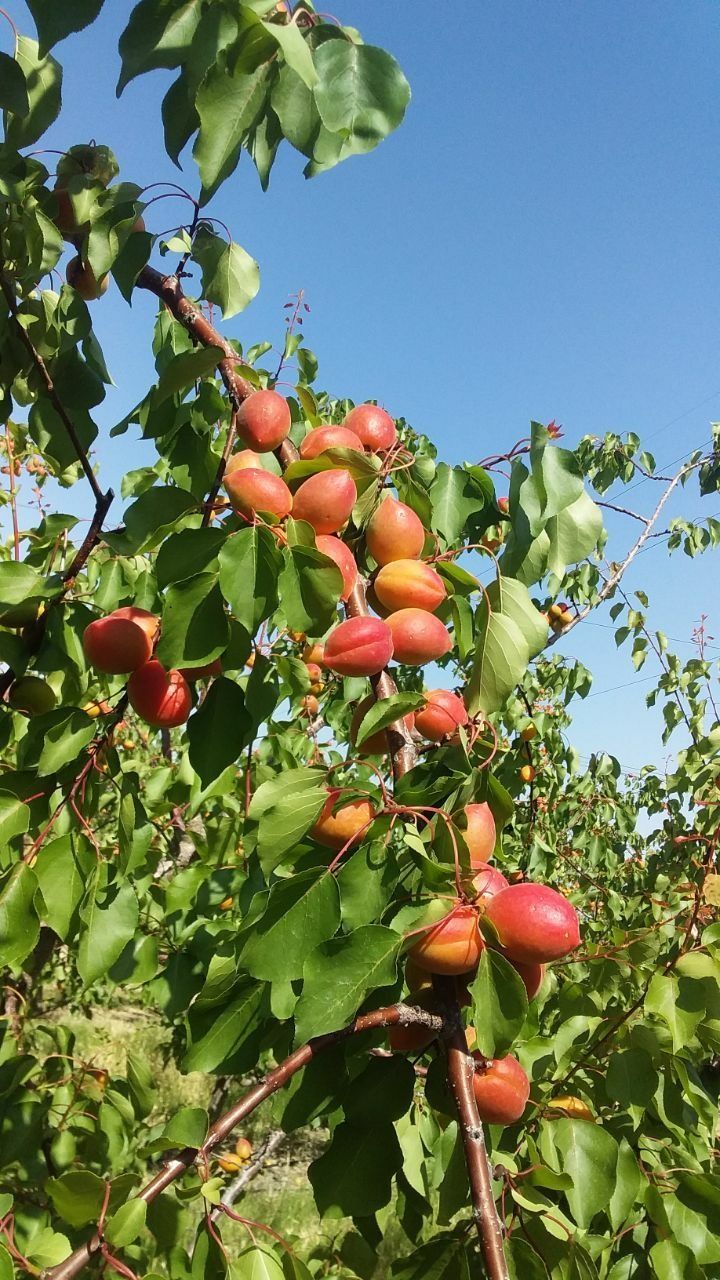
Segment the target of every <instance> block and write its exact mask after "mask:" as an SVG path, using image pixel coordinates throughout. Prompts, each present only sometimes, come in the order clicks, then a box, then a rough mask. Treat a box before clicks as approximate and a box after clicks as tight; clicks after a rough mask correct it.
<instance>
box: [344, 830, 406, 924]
mask: <svg viewBox="0 0 720 1280" xmlns="http://www.w3.org/2000/svg"><path fill="white" fill-rule="evenodd" d="M337 874H338V880H339V883H340V903H341V909H342V918H343V923H344V924H345V925H346V927H347V928H348V929H358V928H359V927H360V925H363V924H372V922H373V921H374V920H379V919H380V917H381V916H382V913H383V911H384V909H385V907H386V906H387V904H388V902H389V901H390V898H391V897H392V894H393V891H394V889H395V886H396V883H397V866H396V863H395V860H394V858H393V856H392V854H391V852H390V850H389V849H388V848H387V846H386V844H385V842H384V841H383V840H373V841H371V843H369V844H365V843H363V844H361V845H360V848H359V849H356V850H355V852H354V853H353V854H352V856H351V857H350V858H348V859H347V861H346V862H343V864H342V866H341V867H340V868H339V869H338V873H337Z"/></svg>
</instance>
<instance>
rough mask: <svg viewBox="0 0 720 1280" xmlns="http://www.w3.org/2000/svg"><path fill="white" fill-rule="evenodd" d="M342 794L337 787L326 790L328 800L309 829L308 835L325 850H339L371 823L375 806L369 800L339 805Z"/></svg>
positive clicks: (352, 801) (350, 801)
mask: <svg viewBox="0 0 720 1280" xmlns="http://www.w3.org/2000/svg"><path fill="white" fill-rule="evenodd" d="M341 795H342V792H341V791H340V790H339V788H337V787H333V788H329V789H328V798H327V800H326V801H325V804H324V805H323V808H322V810H321V812H320V816H319V817H318V818H316V820H315V822H314V823H313V825H312V827H311V828H310V835H311V836H312V837H313V839H314V840H317V842H318V844H322V845H324V846H325V847H326V848H327V849H335V850H340V849H342V848H343V847H344V846H345V845H346V844H349V843H351V842H353V843H354V841H355V839H357V837H358V836H359V835H360V834H361V833H362V832H363V830H364V829H366V828H367V827H368V825H369V824H370V823H371V822H372V820H373V818H374V817H375V815H376V811H375V806H374V805H373V804H371V802H370V801H369V800H349V801H348V802H347V804H339V805H338V800H339V798H340V796H341Z"/></svg>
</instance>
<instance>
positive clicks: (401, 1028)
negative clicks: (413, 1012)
mask: <svg viewBox="0 0 720 1280" xmlns="http://www.w3.org/2000/svg"><path fill="white" fill-rule="evenodd" d="M408 1003H409V1004H411V1005H414V1006H415V1007H416V1008H418V1009H423V1010H424V1011H425V1012H426V1013H435V1012H436V1011H437V998H436V996H435V993H434V991H433V990H432V987H423V988H422V990H421V991H419V992H418V994H417V996H413V998H412V1000H410V1001H408ZM438 1034H439V1033H438V1032H437V1031H433V1029H432V1027H424V1026H423V1025H422V1023H418V1022H415V1023H407V1024H405V1025H404V1024H403V1023H401V1022H400V1023H397V1024H396V1025H395V1026H394V1027H390V1030H389V1032H388V1040H389V1042H390V1048H391V1049H394V1050H395V1052H396V1053H420V1052H421V1051H422V1050H423V1049H427V1047H428V1045H430V1044H432V1042H433V1040H437V1037H438Z"/></svg>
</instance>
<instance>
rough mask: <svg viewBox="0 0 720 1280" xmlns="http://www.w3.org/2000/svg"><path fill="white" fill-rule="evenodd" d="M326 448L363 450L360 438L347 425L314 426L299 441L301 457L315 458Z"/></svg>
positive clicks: (357, 451)
mask: <svg viewBox="0 0 720 1280" xmlns="http://www.w3.org/2000/svg"><path fill="white" fill-rule="evenodd" d="M326 449H354V450H355V451H356V453H362V452H363V445H362V440H361V439H360V437H359V436H356V435H355V432H354V431H349V430H348V428H347V427H315V428H314V430H313V431H308V433H307V435H306V436H305V439H304V440H302V441H301V442H300V457H301V458H317V457H318V456H319V455H320V454H321V453H324V452H325V450H326Z"/></svg>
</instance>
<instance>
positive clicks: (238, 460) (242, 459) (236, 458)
mask: <svg viewBox="0 0 720 1280" xmlns="http://www.w3.org/2000/svg"><path fill="white" fill-rule="evenodd" d="M248 469H249V470H250V471H262V470H264V468H263V465H262V460H261V458H260V455H259V454H258V453H255V452H254V450H253V449H240V450H238V452H237V453H232V454H231V455H230V457H229V458H228V460H227V463H226V465H225V472H224V474H225V475H226V476H229V475H230V474H231V472H233V471H247V470H248Z"/></svg>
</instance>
